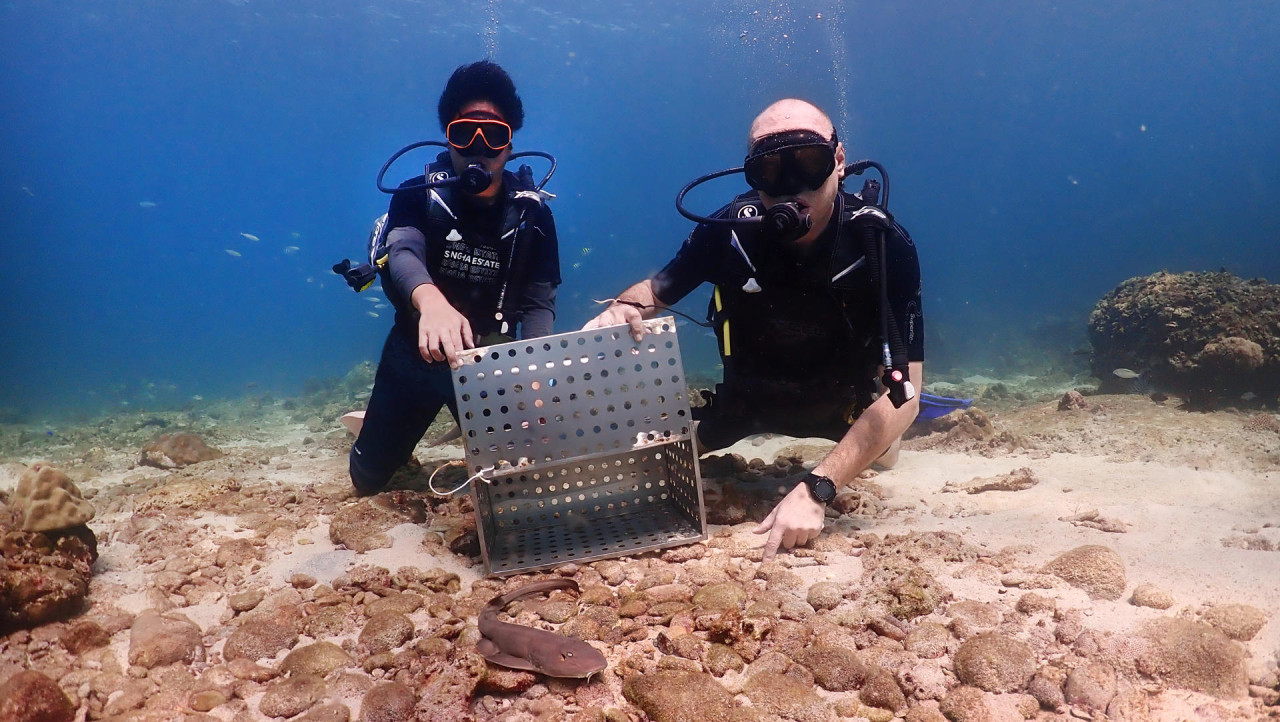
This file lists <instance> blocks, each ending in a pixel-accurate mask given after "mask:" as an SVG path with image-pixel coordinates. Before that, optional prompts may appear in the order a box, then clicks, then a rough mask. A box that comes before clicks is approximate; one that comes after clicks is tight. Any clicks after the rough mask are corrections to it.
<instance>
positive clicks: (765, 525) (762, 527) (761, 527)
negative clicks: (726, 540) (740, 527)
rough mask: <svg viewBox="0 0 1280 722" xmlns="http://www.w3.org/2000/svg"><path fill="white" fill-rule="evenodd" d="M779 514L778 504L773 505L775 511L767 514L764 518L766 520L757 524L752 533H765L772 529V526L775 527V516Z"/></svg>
mask: <svg viewBox="0 0 1280 722" xmlns="http://www.w3.org/2000/svg"><path fill="white" fill-rule="evenodd" d="M777 516H778V507H776V506H775V507H773V511H771V512H769V516H766V517H765V518H764V521H762V522H760V523H759V524H757V525H756V528H755V529H752V530H751V533H752V534H763V533H765V532H767V531H769V530H770V529H772V528H773V520H774V518H775V517H777Z"/></svg>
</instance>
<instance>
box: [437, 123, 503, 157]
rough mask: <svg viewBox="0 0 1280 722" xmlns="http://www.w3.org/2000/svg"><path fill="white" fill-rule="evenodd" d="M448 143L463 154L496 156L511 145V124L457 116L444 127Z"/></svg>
mask: <svg viewBox="0 0 1280 722" xmlns="http://www.w3.org/2000/svg"><path fill="white" fill-rule="evenodd" d="M444 133H445V137H447V138H448V139H449V145H451V146H453V147H454V148H456V149H457V151H458V152H459V153H461V154H462V155H464V156H473V157H474V156H484V157H485V158H497V157H498V156H499V155H501V154H502V151H504V150H506V149H507V147H508V146H510V145H511V126H510V125H507V124H506V123H504V122H503V121H501V120H493V119H489V118H458V119H457V120H455V121H453V122H452V123H450V124H449V125H448V126H447V127H445V131H444Z"/></svg>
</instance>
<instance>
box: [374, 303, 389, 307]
mask: <svg viewBox="0 0 1280 722" xmlns="http://www.w3.org/2000/svg"><path fill="white" fill-rule="evenodd" d="M373 307H374V308H386V307H387V304H385V303H375V304H373Z"/></svg>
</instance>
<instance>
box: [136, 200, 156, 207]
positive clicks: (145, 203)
mask: <svg viewBox="0 0 1280 722" xmlns="http://www.w3.org/2000/svg"><path fill="white" fill-rule="evenodd" d="M158 205H160V204H159V203H156V202H155V201H138V207H139V208H155V207H156V206H158Z"/></svg>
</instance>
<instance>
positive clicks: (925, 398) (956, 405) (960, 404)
mask: <svg viewBox="0 0 1280 722" xmlns="http://www.w3.org/2000/svg"><path fill="white" fill-rule="evenodd" d="M972 405H973V399H952V398H948V397H946V396H937V395H934V394H926V393H924V392H921V394H920V414H919V415H918V416H916V423H919V422H921V421H931V420H933V419H936V418H938V417H941V416H946V415H947V414H949V413H951V412H952V411H955V410H956V409H967V408H969V407H970V406H972Z"/></svg>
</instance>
